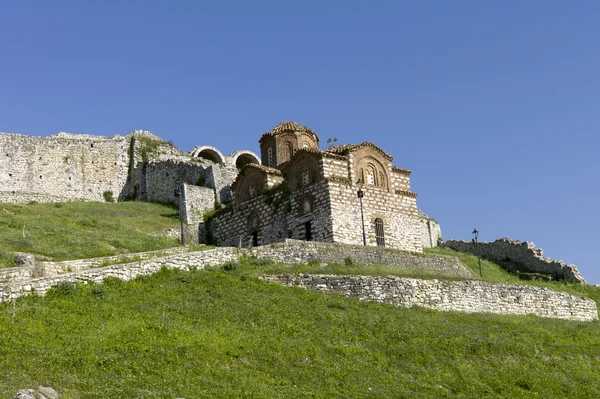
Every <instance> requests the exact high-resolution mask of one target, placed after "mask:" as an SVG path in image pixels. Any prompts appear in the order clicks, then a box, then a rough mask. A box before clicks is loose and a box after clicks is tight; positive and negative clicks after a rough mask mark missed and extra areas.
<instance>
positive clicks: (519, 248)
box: [444, 238, 587, 284]
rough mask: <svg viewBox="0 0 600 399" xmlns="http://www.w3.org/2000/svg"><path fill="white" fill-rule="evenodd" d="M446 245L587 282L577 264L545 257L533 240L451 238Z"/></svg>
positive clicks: (529, 268)
mask: <svg viewBox="0 0 600 399" xmlns="http://www.w3.org/2000/svg"><path fill="white" fill-rule="evenodd" d="M444 246H445V247H448V248H452V249H454V250H456V251H460V252H471V253H473V254H475V255H479V256H482V257H484V258H488V259H492V260H499V261H504V260H509V261H511V262H517V263H520V264H521V265H523V267H524V268H526V269H527V270H528V271H530V272H535V273H546V274H552V275H553V276H554V278H555V279H558V280H566V281H569V282H573V283H579V284H587V283H586V281H585V279H584V278H583V276H582V275H581V274H580V273H579V270H577V266H575V265H573V264H566V263H565V262H563V261H562V260H552V259H550V258H547V257H545V256H544V252H543V251H542V249H541V248H536V246H535V244H534V243H532V242H521V241H519V240H513V239H511V238H500V239H499V240H496V241H494V242H480V243H477V244H475V243H473V242H471V241H456V240H450V241H446V242H444Z"/></svg>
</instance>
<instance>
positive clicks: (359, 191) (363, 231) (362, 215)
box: [356, 179, 367, 247]
mask: <svg viewBox="0 0 600 399" xmlns="http://www.w3.org/2000/svg"><path fill="white" fill-rule="evenodd" d="M356 184H357V185H358V191H357V192H356V195H357V196H358V199H359V200H360V220H361V222H362V236H363V245H364V246H365V247H366V246H367V236H366V235H365V216H364V214H363V203H362V199H363V197H364V196H365V193H364V192H363V190H362V188H363V181H362V179H358V181H357V182H356Z"/></svg>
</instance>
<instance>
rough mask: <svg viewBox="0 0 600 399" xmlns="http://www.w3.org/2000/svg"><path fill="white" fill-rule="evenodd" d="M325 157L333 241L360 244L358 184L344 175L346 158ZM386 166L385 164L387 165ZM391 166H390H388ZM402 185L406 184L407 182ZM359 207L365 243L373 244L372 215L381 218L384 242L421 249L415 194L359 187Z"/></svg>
mask: <svg viewBox="0 0 600 399" xmlns="http://www.w3.org/2000/svg"><path fill="white" fill-rule="evenodd" d="M324 159H325V161H324V162H325V168H324V170H325V178H326V179H327V180H328V189H329V192H330V197H331V218H332V225H333V241H334V242H341V243H345V244H362V218H361V206H360V200H359V198H358V196H357V191H358V186H356V185H355V184H352V183H351V182H352V181H354V180H350V179H349V178H348V177H347V176H348V161H347V160H344V159H341V158H340V159H336V158H324ZM388 166H389V165H388ZM390 168H391V166H390ZM403 184H405V186H404V187H407V183H406V182H405V183H403ZM363 193H364V197H363V199H362V204H363V206H362V209H363V216H364V223H365V235H366V241H367V245H369V246H376V245H377V240H376V235H375V219H377V218H380V219H381V220H383V222H384V232H385V245H386V246H387V247H390V248H396V249H402V250H407V251H415V252H422V251H423V244H422V241H421V226H420V225H419V218H418V210H417V204H416V196H415V195H411V194H409V193H407V194H406V195H404V194H397V193H395V192H390V191H387V190H385V189H383V188H380V187H374V186H368V185H365V186H364V187H363Z"/></svg>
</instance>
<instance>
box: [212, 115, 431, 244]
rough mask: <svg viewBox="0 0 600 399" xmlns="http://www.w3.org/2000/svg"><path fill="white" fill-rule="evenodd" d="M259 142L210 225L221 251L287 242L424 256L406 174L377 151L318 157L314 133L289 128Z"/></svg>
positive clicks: (368, 146) (367, 146)
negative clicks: (253, 159) (257, 156)
mask: <svg viewBox="0 0 600 399" xmlns="http://www.w3.org/2000/svg"><path fill="white" fill-rule="evenodd" d="M259 143H260V156H261V164H257V163H248V164H246V165H245V166H244V167H243V168H242V169H241V170H240V171H239V174H238V176H237V178H236V179H235V181H234V182H233V184H232V185H231V192H232V196H233V200H232V202H231V203H230V204H229V205H228V206H227V207H225V208H222V209H221V210H219V211H217V212H216V213H215V215H214V217H213V218H212V219H211V220H210V222H209V223H210V225H209V226H207V230H208V231H209V232H210V235H211V236H212V239H213V240H214V241H215V242H216V243H217V244H218V245H228V246H243V247H246V246H257V245H264V244H269V243H274V242H279V241H283V240H285V239H286V238H292V239H299V240H308V241H313V240H314V241H323V242H338V243H345V244H357V245H362V244H363V242H364V243H365V244H366V245H368V246H385V247H389V248H396V249H400V250H407V251H413V252H422V250H423V246H424V243H423V237H422V226H423V217H422V213H420V211H419V209H418V208H417V203H416V197H417V195H416V194H415V193H413V192H412V191H411V189H410V173H411V172H410V171H409V170H407V169H403V168H399V167H396V166H393V165H392V157H391V156H390V155H388V154H387V153H386V152H384V151H383V150H382V149H380V148H379V147H377V146H376V145H374V144H373V143H370V142H363V143H361V144H351V145H341V146H337V147H333V148H329V149H327V150H321V149H320V148H319V137H318V136H317V134H316V133H315V132H313V131H312V130H310V129H309V128H307V127H305V126H302V125H300V124H298V123H296V122H291V121H290V122H283V123H280V124H279V125H277V126H276V127H275V128H274V129H273V130H271V131H269V132H267V133H265V134H264V135H263V136H262V137H261V139H260V140H259ZM363 226H364V228H363Z"/></svg>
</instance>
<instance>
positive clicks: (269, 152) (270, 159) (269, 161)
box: [267, 148, 273, 166]
mask: <svg viewBox="0 0 600 399" xmlns="http://www.w3.org/2000/svg"><path fill="white" fill-rule="evenodd" d="M267 153H268V155H267V157H268V160H267V162H268V164H269V166H273V149H272V148H269V150H268V151H267Z"/></svg>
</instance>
